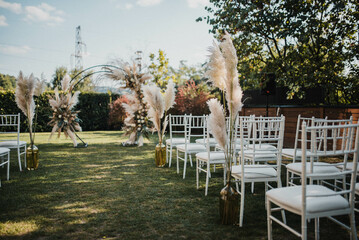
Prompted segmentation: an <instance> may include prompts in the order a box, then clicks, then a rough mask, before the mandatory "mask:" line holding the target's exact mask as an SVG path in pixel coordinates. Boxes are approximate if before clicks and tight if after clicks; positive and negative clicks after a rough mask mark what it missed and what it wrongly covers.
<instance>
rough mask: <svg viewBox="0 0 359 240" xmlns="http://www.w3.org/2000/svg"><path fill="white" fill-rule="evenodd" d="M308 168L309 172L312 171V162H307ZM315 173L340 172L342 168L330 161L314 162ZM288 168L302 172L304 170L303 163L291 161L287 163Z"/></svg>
mask: <svg viewBox="0 0 359 240" xmlns="http://www.w3.org/2000/svg"><path fill="white" fill-rule="evenodd" d="M306 164H307V166H306V170H307V173H309V172H310V164H309V163H306ZM313 164H314V166H313V173H318V174H330V173H338V172H339V171H340V170H339V169H338V168H337V167H336V166H333V165H331V164H330V163H324V162H316V163H313ZM287 169H288V170H289V171H291V172H296V173H301V172H302V163H290V164H288V165H287Z"/></svg>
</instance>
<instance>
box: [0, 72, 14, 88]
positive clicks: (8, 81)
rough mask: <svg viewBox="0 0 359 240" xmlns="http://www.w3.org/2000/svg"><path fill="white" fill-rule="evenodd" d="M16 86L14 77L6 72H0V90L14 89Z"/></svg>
mask: <svg viewBox="0 0 359 240" xmlns="http://www.w3.org/2000/svg"><path fill="white" fill-rule="evenodd" d="M15 87H16V78H15V77H14V76H11V75H8V74H6V75H5V74H1V73H0V90H1V89H3V90H14V89H15Z"/></svg>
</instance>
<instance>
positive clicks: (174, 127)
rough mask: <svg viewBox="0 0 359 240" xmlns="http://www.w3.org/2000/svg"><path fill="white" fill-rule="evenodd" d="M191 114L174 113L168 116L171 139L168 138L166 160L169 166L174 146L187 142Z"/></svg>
mask: <svg viewBox="0 0 359 240" xmlns="http://www.w3.org/2000/svg"><path fill="white" fill-rule="evenodd" d="M188 116H189V115H186V114H185V115H172V114H170V115H169V116H168V122H169V123H168V125H169V130H170V136H169V139H167V140H166V162H168V167H171V163H172V150H173V147H175V146H177V145H180V144H184V143H185V131H186V124H187V122H188Z"/></svg>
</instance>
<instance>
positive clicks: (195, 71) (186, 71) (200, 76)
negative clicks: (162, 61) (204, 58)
mask: <svg viewBox="0 0 359 240" xmlns="http://www.w3.org/2000/svg"><path fill="white" fill-rule="evenodd" d="M169 69H170V72H171V73H172V74H173V79H174V80H175V82H176V83H177V84H178V85H184V84H186V82H187V81H188V80H190V79H192V80H194V81H195V82H196V83H197V84H198V83H200V82H202V81H204V80H205V79H204V72H205V65H195V66H189V65H187V64H186V63H185V61H180V65H179V68H178V69H175V68H173V67H170V68H169Z"/></svg>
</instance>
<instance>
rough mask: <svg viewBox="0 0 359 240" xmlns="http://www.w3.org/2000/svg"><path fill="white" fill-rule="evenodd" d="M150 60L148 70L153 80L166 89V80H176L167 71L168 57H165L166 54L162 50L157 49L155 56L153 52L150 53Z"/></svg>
mask: <svg viewBox="0 0 359 240" xmlns="http://www.w3.org/2000/svg"><path fill="white" fill-rule="evenodd" d="M150 61H151V64H150V66H149V67H148V68H149V72H150V74H151V75H152V76H153V81H154V82H155V83H156V85H157V86H159V87H160V88H161V89H166V86H167V82H168V80H170V79H173V80H174V82H176V81H175V79H174V77H173V76H172V75H170V73H169V68H168V62H169V61H168V58H166V54H165V52H164V51H162V50H161V49H159V50H158V56H157V58H156V55H155V54H154V53H151V54H150Z"/></svg>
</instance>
